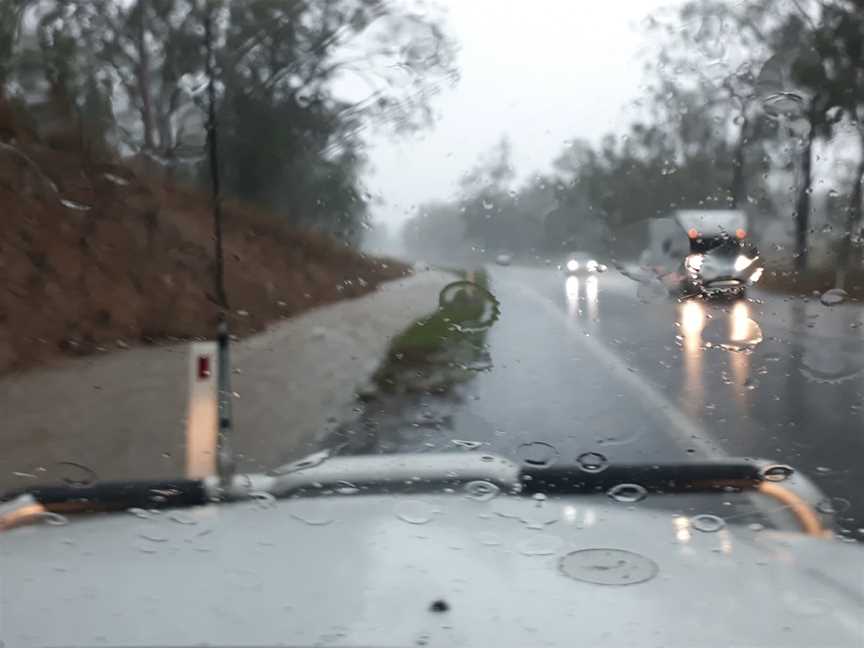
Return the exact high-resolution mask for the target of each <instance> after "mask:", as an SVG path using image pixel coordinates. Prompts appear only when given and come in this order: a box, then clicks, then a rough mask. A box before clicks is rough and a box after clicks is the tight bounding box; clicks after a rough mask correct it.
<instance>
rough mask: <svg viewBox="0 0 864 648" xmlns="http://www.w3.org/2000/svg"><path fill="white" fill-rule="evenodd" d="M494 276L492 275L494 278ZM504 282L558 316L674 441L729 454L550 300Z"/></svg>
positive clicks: (712, 454)
mask: <svg viewBox="0 0 864 648" xmlns="http://www.w3.org/2000/svg"><path fill="white" fill-rule="evenodd" d="M498 279H499V278H497V277H496V280H498ZM505 282H506V283H507V284H509V285H510V286H511V287H512V288H513V289H515V290H518V291H519V292H520V293H521V294H523V295H524V296H526V297H528V298H530V299H532V300H533V301H535V302H536V303H537V304H538V305H540V306H542V307H543V308H544V309H546V310H547V311H549V313H550V314H551V315H553V316H555V317H557V318H560V319H561V320H562V322H563V324H564V326H565V327H566V328H567V329H568V330H569V331H570V332H571V333H573V336H572V337H573V339H574V340H576V341H578V342H579V343H580V344H581V345H582V346H584V347H585V349H586V350H587V351H589V352H590V353H591V354H592V355H593V356H594V357H595V359H596V360H597V361H598V362H599V363H601V364H602V365H603V366H604V367H605V368H606V369H607V370H608V371H609V373H611V374H612V375H613V376H614V377H615V378H616V379H617V380H618V381H619V382H620V383H622V385H624V386H625V387H626V388H627V389H629V390H630V391H631V392H632V393H633V394H635V395H636V396H637V397H638V398H639V399H640V400H641V401H642V402H643V404H644V405H645V406H646V407H647V408H648V409H649V410H650V411H652V412H654V413H656V414H657V415H658V416H661V417H663V418H664V419H665V421H666V423H667V424H668V427H667V428H666V429H667V430H668V432H669V433H670V434H672V435H674V436H675V440H676V441H677V442H678V443H679V444H680V445H682V446H683V447H688V448H694V449H695V450H696V451H697V452H698V453H700V454H702V455H704V456H705V458H707V459H722V458H725V457H728V456H729V455H728V454H727V453H726V452H725V451H724V450H722V449H721V448H720V447H719V446H718V445H717V444H716V443H715V442H713V441H712V440H711V438H710V435H709V434H708V433H707V432H706V431H705V429H704V428H703V427H702V426H701V425H699V424H698V423H697V422H696V421H694V420H693V419H692V418H691V417H689V416H687V415H686V414H685V413H684V412H682V411H681V410H680V409H679V408H678V406H677V405H675V404H674V403H673V402H672V401H670V400H669V399H668V398H666V396H664V395H663V394H662V393H661V392H660V391H658V390H657V389H656V388H655V387H653V386H652V385H651V384H650V383H648V382H647V381H646V380H644V379H643V378H640V377H639V375H638V374H636V373H634V372H633V371H631V370H630V367H628V365H627V364H626V363H625V362H624V361H623V360H622V359H621V358H620V357H619V356H618V354H616V353H615V352H614V351H612V350H611V349H609V347H607V346H606V344H604V343H603V342H601V341H600V339H599V338H598V337H597V336H592V338H591V341H590V342H589V341H587V340H586V339H585V337H584V335H583V333H584V332H583V330H582V329H581V328H580V327H579V326H578V324H576V323H575V322H574V321H573V320H572V319H571V318H569V317H567V314H566V313H565V312H564V311H563V310H561V309H560V308H558V306H556V305H555V304H554V303H553V302H552V301H551V300H550V299H548V298H547V297H544V296H543V295H541V294H540V293H538V292H537V291H535V290H533V289H530V288H528V287H526V286H523V285H521V284H519V283H516V282H513V281H507V280H505Z"/></svg>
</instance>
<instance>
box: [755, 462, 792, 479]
mask: <svg viewBox="0 0 864 648" xmlns="http://www.w3.org/2000/svg"><path fill="white" fill-rule="evenodd" d="M794 474H795V469H794V468H792V466H787V465H786V464H772V465H770V466H765V467H764V468H763V469H762V479H764V480H765V481H770V482H781V481H786V480H787V479H789V478H790V477H791V476H792V475H794Z"/></svg>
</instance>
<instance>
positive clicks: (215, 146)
mask: <svg viewBox="0 0 864 648" xmlns="http://www.w3.org/2000/svg"><path fill="white" fill-rule="evenodd" d="M205 6H206V16H205V19H204V41H205V50H206V52H205V55H206V62H205V66H206V73H207V102H208V105H207V152H208V157H209V162H210V187H211V207H212V210H213V241H214V257H215V263H214V284H215V291H216V301H217V303H218V305H219V319H218V328H217V351H216V353H217V356H216V364H217V367H218V374H217V375H218V408H219V416H218V420H219V430H218V436H217V455H216V462H217V464H216V469H217V472H218V476H219V486H220V491H221V492H222V493H223V495H224V494H225V493H226V492H227V491H228V489H229V488H230V487H231V483H232V481H233V479H234V471H235V468H236V465H235V459H234V452H233V449H232V446H231V440H232V439H231V431H232V425H231V423H232V421H231V396H232V392H231V361H230V357H231V356H230V348H229V347H230V342H231V335H230V331H229V327H228V297H227V294H226V291H225V270H224V257H223V252H222V195H221V187H220V184H219V140H218V131H217V128H216V83H215V80H216V79H215V76H216V61H215V52H214V48H213V14H214V12H213V2H212V0H207V3H206V5H205Z"/></svg>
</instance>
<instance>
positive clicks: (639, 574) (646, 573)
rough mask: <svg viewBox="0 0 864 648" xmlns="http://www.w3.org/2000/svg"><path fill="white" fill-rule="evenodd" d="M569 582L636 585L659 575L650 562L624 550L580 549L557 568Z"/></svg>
mask: <svg viewBox="0 0 864 648" xmlns="http://www.w3.org/2000/svg"><path fill="white" fill-rule="evenodd" d="M559 569H560V570H561V573H563V574H564V575H565V576H569V577H570V578H573V579H576V580H579V581H583V582H586V583H594V584H596V585H636V584H637V583H644V582H645V581H648V580H651V579H652V578H654V577H655V576H656V575H657V573H658V572H659V571H660V570H659V568H658V567H657V563H655V562H654V561H653V560H651V559H650V558H646V557H645V556H642V555H640V554H637V553H633V552H632V551H624V550H623V549H581V550H579V551H574V552H572V553H569V554H567V555H566V556H564V557H563V558H562V559H561V563H560V565H559Z"/></svg>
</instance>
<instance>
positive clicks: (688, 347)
mask: <svg viewBox="0 0 864 648" xmlns="http://www.w3.org/2000/svg"><path fill="white" fill-rule="evenodd" d="M705 319H706V318H705V306H704V305H703V304H702V302H699V301H694V300H689V301H686V302H684V303H683V304H682V305H681V312H680V315H679V326H680V329H681V339H682V346H683V348H684V358H683V360H684V384H683V385H682V386H681V402H682V406H683V407H684V409H685V410H686V411H687V413H688V414H690V415H691V416H696V417H699V416H701V415H702V406H703V400H704V394H705V387H704V385H703V376H702V330H703V329H704V328H705Z"/></svg>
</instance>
